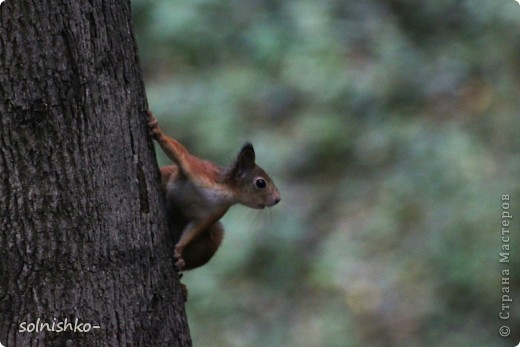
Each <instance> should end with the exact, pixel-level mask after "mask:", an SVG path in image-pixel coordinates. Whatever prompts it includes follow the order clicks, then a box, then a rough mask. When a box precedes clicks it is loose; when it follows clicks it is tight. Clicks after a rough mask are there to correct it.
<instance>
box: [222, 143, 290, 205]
mask: <svg viewBox="0 0 520 347" xmlns="http://www.w3.org/2000/svg"><path fill="white" fill-rule="evenodd" d="M227 181H228V183H229V185H230V187H231V188H232V189H233V190H234V193H235V196H236V198H237V202H238V203H240V204H242V205H245V206H248V207H251V208H264V207H266V206H268V207H271V206H274V205H276V204H277V203H279V202H280V200H281V196H280V192H278V189H277V188H276V186H275V185H274V183H273V181H272V180H271V177H269V175H268V174H266V173H265V171H264V170H262V168H261V167H259V166H258V165H256V163H255V150H254V149H253V145H252V144H250V143H249V142H248V143H246V144H245V145H244V146H243V147H242V149H241V150H240V153H238V157H237V159H236V161H235V163H234V164H233V166H232V168H231V170H229V171H228V175H227Z"/></svg>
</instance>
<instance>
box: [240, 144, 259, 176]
mask: <svg viewBox="0 0 520 347" xmlns="http://www.w3.org/2000/svg"><path fill="white" fill-rule="evenodd" d="M237 166H238V168H239V169H240V170H251V169H253V168H254V167H255V150H254V149H253V145H252V144H251V143H249V142H247V143H246V144H245V145H244V146H243V147H242V149H241V150H240V153H238V159H237Z"/></svg>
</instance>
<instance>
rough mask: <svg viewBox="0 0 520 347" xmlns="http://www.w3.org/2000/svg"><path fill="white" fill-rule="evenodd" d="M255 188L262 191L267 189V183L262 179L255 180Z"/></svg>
mask: <svg viewBox="0 0 520 347" xmlns="http://www.w3.org/2000/svg"><path fill="white" fill-rule="evenodd" d="M255 186H256V187H257V188H259V189H264V188H265V187H267V182H266V181H265V180H264V179H263V178H257V179H256V181H255Z"/></svg>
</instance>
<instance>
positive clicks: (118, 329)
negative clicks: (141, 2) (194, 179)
mask: <svg viewBox="0 0 520 347" xmlns="http://www.w3.org/2000/svg"><path fill="white" fill-rule="evenodd" d="M0 67H1V69H0V115H1V119H0V343H1V344H3V345H6V346H8V347H12V346H127V345H139V346H188V345H191V341H190V336H189V331H188V326H187V322H186V314H185V311H184V304H183V302H182V296H181V293H180V290H179V281H178V279H177V275H176V272H175V269H174V265H173V257H172V250H173V246H174V242H173V240H172V237H171V236H170V235H169V234H168V232H167V227H166V218H165V213H164V210H163V208H162V207H161V206H164V205H163V202H162V197H161V196H160V194H159V190H158V183H159V172H158V168H157V164H156V161H155V157H154V151H153V146H152V142H151V139H150V138H149V137H148V134H147V129H146V116H145V113H144V111H145V110H146V109H147V106H146V100H145V94H144V87H143V83H142V80H141V73H140V70H139V65H138V60H137V55H136V47H135V42H134V38H133V34H132V24H131V13H130V3H129V1H124V0H123V1H121V0H107V1H101V0H91V1H88V2H87V1H71V0H69V1H65V0H55V1H51V0H7V1H5V2H4V3H3V4H2V5H1V6H0ZM97 326H99V328H97Z"/></svg>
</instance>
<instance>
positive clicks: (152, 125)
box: [146, 111, 161, 139]
mask: <svg viewBox="0 0 520 347" xmlns="http://www.w3.org/2000/svg"><path fill="white" fill-rule="evenodd" d="M146 113H147V114H148V130H149V133H150V136H152V137H153V138H155V139H158V138H159V136H160V134H161V129H159V121H158V120H157V119H155V117H154V116H153V113H152V111H147V112H146Z"/></svg>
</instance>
